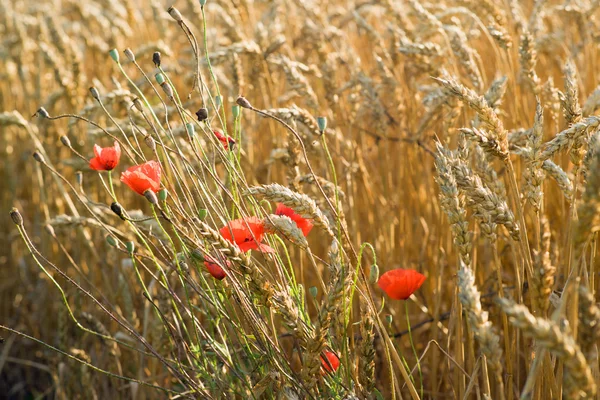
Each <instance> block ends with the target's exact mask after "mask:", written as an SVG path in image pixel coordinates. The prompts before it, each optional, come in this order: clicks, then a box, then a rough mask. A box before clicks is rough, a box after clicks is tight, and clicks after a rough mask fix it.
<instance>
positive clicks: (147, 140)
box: [144, 135, 156, 151]
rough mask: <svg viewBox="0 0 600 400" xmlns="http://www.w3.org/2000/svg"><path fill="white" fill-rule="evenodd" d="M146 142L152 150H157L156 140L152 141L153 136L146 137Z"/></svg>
mask: <svg viewBox="0 0 600 400" xmlns="http://www.w3.org/2000/svg"><path fill="white" fill-rule="evenodd" d="M144 142H145V143H146V146H148V147H150V150H152V151H154V150H156V142H155V141H154V139H152V136H150V135H148V136H146V137H145V138H144Z"/></svg>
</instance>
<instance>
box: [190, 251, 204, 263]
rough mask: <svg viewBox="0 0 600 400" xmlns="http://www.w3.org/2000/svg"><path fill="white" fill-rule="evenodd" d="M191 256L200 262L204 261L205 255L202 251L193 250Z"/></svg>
mask: <svg viewBox="0 0 600 400" xmlns="http://www.w3.org/2000/svg"><path fill="white" fill-rule="evenodd" d="M191 256H192V258H194V259H196V260H198V261H204V254H202V251H201V250H200V249H194V250H192V253H191Z"/></svg>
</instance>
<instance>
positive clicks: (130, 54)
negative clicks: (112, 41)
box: [123, 48, 135, 62]
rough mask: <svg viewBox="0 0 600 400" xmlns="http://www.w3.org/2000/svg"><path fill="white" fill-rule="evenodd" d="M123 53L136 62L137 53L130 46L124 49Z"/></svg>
mask: <svg viewBox="0 0 600 400" xmlns="http://www.w3.org/2000/svg"><path fill="white" fill-rule="evenodd" d="M123 53H125V56H126V57H127V58H129V61H132V62H135V54H133V51H131V49H130V48H126V49H125V50H123Z"/></svg>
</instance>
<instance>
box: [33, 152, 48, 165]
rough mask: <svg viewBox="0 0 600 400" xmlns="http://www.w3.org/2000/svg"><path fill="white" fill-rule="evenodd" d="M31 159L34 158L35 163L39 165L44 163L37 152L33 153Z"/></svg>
mask: <svg viewBox="0 0 600 400" xmlns="http://www.w3.org/2000/svg"><path fill="white" fill-rule="evenodd" d="M33 158H34V160H35V161H37V162H39V163H42V164H45V163H46V161H45V160H44V156H43V155H41V153H40V152H39V151H34V152H33Z"/></svg>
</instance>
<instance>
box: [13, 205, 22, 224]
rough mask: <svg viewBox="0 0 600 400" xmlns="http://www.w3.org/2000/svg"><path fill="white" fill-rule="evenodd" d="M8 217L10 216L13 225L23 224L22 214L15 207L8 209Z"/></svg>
mask: <svg viewBox="0 0 600 400" xmlns="http://www.w3.org/2000/svg"><path fill="white" fill-rule="evenodd" d="M10 217H11V218H12V220H13V222H14V223H15V225H18V226H22V225H23V216H22V215H21V213H20V212H19V210H17V209H16V208H13V209H12V210H10Z"/></svg>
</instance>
